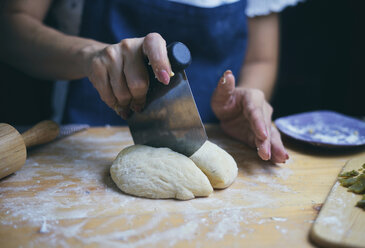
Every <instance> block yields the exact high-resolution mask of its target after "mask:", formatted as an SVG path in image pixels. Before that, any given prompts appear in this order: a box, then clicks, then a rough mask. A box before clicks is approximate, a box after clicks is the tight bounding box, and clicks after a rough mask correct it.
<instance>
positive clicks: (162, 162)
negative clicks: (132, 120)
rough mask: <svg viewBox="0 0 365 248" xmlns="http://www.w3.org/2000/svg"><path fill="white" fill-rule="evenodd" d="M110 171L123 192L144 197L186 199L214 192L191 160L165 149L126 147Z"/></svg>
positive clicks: (140, 146) (138, 146) (139, 146)
mask: <svg viewBox="0 0 365 248" xmlns="http://www.w3.org/2000/svg"><path fill="white" fill-rule="evenodd" d="M110 174H111V176H112V179H113V181H114V182H115V183H116V184H117V186H118V187H119V188H120V189H121V190H122V191H123V192H125V193H128V194H131V195H136V196H142V197H147V198H176V199H180V200H189V199H192V198H194V197H195V196H208V195H210V194H211V193H212V192H213V188H212V186H211V185H210V183H209V180H208V178H207V177H206V176H205V175H204V173H203V172H202V171H201V170H199V168H198V167H197V166H196V165H195V164H194V163H193V161H191V160H190V159H189V158H187V157H186V156H184V155H182V154H179V153H177V152H174V151H172V150H170V149H168V148H154V147H149V146H143V145H134V146H130V147H127V148H125V149H124V150H122V151H121V152H120V153H119V154H118V156H117V158H116V159H115V161H114V163H113V165H112V166H111V168H110Z"/></svg>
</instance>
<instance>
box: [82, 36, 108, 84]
mask: <svg viewBox="0 0 365 248" xmlns="http://www.w3.org/2000/svg"><path fill="white" fill-rule="evenodd" d="M106 46H107V44H104V43H99V42H95V43H93V44H87V45H86V46H84V47H82V48H81V49H80V50H79V52H78V56H80V58H81V61H82V62H81V72H82V75H83V77H88V76H89V74H90V71H91V70H90V68H91V65H92V62H93V60H94V58H95V57H96V56H98V54H99V53H100V52H101V51H102V50H103V49H104V48H105V47H106Z"/></svg>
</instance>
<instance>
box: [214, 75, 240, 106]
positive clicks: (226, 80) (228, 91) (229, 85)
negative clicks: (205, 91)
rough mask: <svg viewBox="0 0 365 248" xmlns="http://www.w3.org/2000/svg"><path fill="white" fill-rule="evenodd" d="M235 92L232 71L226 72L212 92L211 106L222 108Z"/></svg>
mask: <svg viewBox="0 0 365 248" xmlns="http://www.w3.org/2000/svg"><path fill="white" fill-rule="evenodd" d="M234 90H235V78H234V75H233V74H232V71H230V70H227V71H225V72H224V74H223V76H222V77H221V78H220V80H219V82H218V85H217V88H216V89H215V90H214V92H213V96H212V104H219V105H220V106H224V105H226V104H228V103H229V102H230V101H231V100H232V99H231V98H232V94H233V92H234Z"/></svg>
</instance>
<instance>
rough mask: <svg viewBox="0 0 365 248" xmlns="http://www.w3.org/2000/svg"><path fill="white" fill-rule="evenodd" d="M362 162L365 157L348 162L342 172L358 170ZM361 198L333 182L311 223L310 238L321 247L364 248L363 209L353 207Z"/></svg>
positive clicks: (364, 225) (364, 211) (364, 213)
mask: <svg viewBox="0 0 365 248" xmlns="http://www.w3.org/2000/svg"><path fill="white" fill-rule="evenodd" d="M364 163H365V156H362V157H359V158H355V159H351V160H350V161H348V162H347V163H346V165H345V166H344V167H343V170H342V172H347V171H352V170H358V169H359V168H361V167H362V165H363V164H364ZM342 172H341V173H342ZM361 198H362V196H361V195H357V194H354V193H351V192H348V191H347V188H345V187H342V186H341V185H340V183H339V182H338V181H336V183H335V184H334V186H333V188H332V190H331V192H330V193H329V195H328V197H327V199H326V202H325V204H324V205H323V207H322V209H321V211H320V213H319V215H318V217H317V219H316V221H315V223H314V224H313V227H312V229H311V233H310V235H311V238H312V239H313V240H314V241H315V242H316V243H317V244H319V245H321V246H324V247H365V210H362V209H361V208H358V207H355V205H356V203H357V202H358V201H359V200H360V199H361Z"/></svg>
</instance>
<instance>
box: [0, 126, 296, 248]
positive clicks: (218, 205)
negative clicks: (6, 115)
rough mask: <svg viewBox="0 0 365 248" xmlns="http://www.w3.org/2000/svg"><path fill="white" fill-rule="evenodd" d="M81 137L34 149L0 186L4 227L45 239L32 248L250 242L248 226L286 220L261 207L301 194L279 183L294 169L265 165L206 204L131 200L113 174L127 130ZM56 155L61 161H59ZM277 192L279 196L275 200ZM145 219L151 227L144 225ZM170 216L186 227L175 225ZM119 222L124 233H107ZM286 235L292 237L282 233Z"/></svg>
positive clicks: (200, 201)
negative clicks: (22, 227) (92, 222)
mask: <svg viewBox="0 0 365 248" xmlns="http://www.w3.org/2000/svg"><path fill="white" fill-rule="evenodd" d="M110 130H111V131H112V128H110ZM80 136H82V134H80V135H77V136H71V137H68V138H67V139H64V140H63V141H62V142H54V143H52V144H50V145H49V146H46V147H44V148H42V149H38V150H35V151H34V152H32V153H31V154H30V156H29V158H28V160H27V162H26V165H25V166H24V167H23V168H22V169H21V170H20V171H18V172H17V173H16V174H14V175H12V176H10V177H8V178H6V179H5V180H2V181H0V196H1V198H0V216H1V218H0V223H1V224H2V225H6V226H9V228H14V229H15V228H18V225H19V223H21V222H27V225H31V226H34V227H37V229H38V230H39V233H40V234H42V235H38V236H36V237H35V239H34V241H33V243H32V244H30V245H29V246H33V247H38V246H42V245H43V246H45V245H46V246H50V247H51V246H52V247H53V246H58V247H68V243H67V241H66V240H67V239H70V238H72V239H75V240H77V241H78V242H79V243H80V246H83V245H89V244H90V245H103V246H107V247H146V246H150V245H153V244H158V243H159V242H164V244H165V245H166V246H173V245H176V243H177V242H180V241H182V240H185V241H186V240H193V239H194V238H196V237H197V236H200V237H202V238H204V239H212V240H217V241H219V240H222V239H223V238H224V237H225V236H226V235H233V236H237V237H240V238H245V237H247V236H249V235H250V234H252V233H253V232H254V231H255V229H253V228H248V227H247V225H249V224H265V223H269V222H285V221H286V218H283V217H271V218H267V217H266V218H263V217H262V213H261V210H260V209H267V208H272V209H275V208H278V207H280V205H281V204H282V200H281V199H280V195H282V196H283V199H286V198H287V194H295V193H296V192H294V191H292V190H291V189H290V188H288V187H287V186H285V185H283V184H282V183H281V181H283V180H286V179H287V178H288V177H290V176H291V175H292V173H293V172H292V171H291V169H288V168H286V167H279V166H269V167H264V166H263V167H258V168H255V169H254V170H253V171H251V172H250V174H248V175H246V173H245V172H244V171H243V169H242V168H240V170H239V173H240V174H241V175H242V174H244V176H245V178H243V177H242V176H239V177H238V178H237V180H236V181H235V183H234V184H233V185H232V186H231V187H230V188H228V189H226V190H221V191H215V192H214V194H213V195H212V196H210V197H208V198H197V199H194V200H191V201H174V200H149V199H143V198H138V197H134V196H129V195H125V194H123V193H121V192H120V191H119V189H118V188H117V187H116V186H115V185H114V183H113V182H112V180H111V178H110V176H109V168H110V165H111V163H112V161H113V160H114V158H115V157H116V155H117V154H118V152H119V151H120V150H121V149H122V148H123V146H122V145H121V142H122V141H123V142H126V141H131V138H130V136H129V135H126V134H125V133H124V132H117V133H112V134H111V135H109V136H106V137H102V136H96V135H85V136H82V139H81V138H79V137H80ZM104 144H105V145H104ZM96 145H97V147H98V149H95V146H96ZM55 152H57V153H60V154H62V155H61V156H55V155H53V154H55ZM236 152H238V151H236ZM27 185H28V186H27ZM273 192H276V193H277V194H279V197H277V198H275V199H274V198H273V197H271V195H272V193H273ZM108 216H113V218H108V219H105V222H103V223H100V225H98V226H95V227H93V228H91V229H90V228H89V229H84V228H85V226H87V225H88V223H89V222H88V221H89V219H88V218H106V217H108ZM140 216H145V217H144V218H146V219H147V222H145V223H142V224H141V223H140V221H141V220H140ZM83 218H85V219H83ZM171 218H174V219H177V220H179V221H178V223H180V224H172V223H170V220H171ZM118 223H119V225H118ZM120 223H123V225H122V227H121V228H124V229H122V230H120V229H116V230H115V231H113V232H111V233H104V232H103V230H104V228H105V227H109V226H114V225H115V226H119V227H120V226H121V225H120ZM169 225H170V226H169ZM161 228H162V229H161ZM280 232H281V233H282V234H285V233H286V232H287V231H286V229H284V228H281V229H280ZM202 235H203V236H202Z"/></svg>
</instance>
